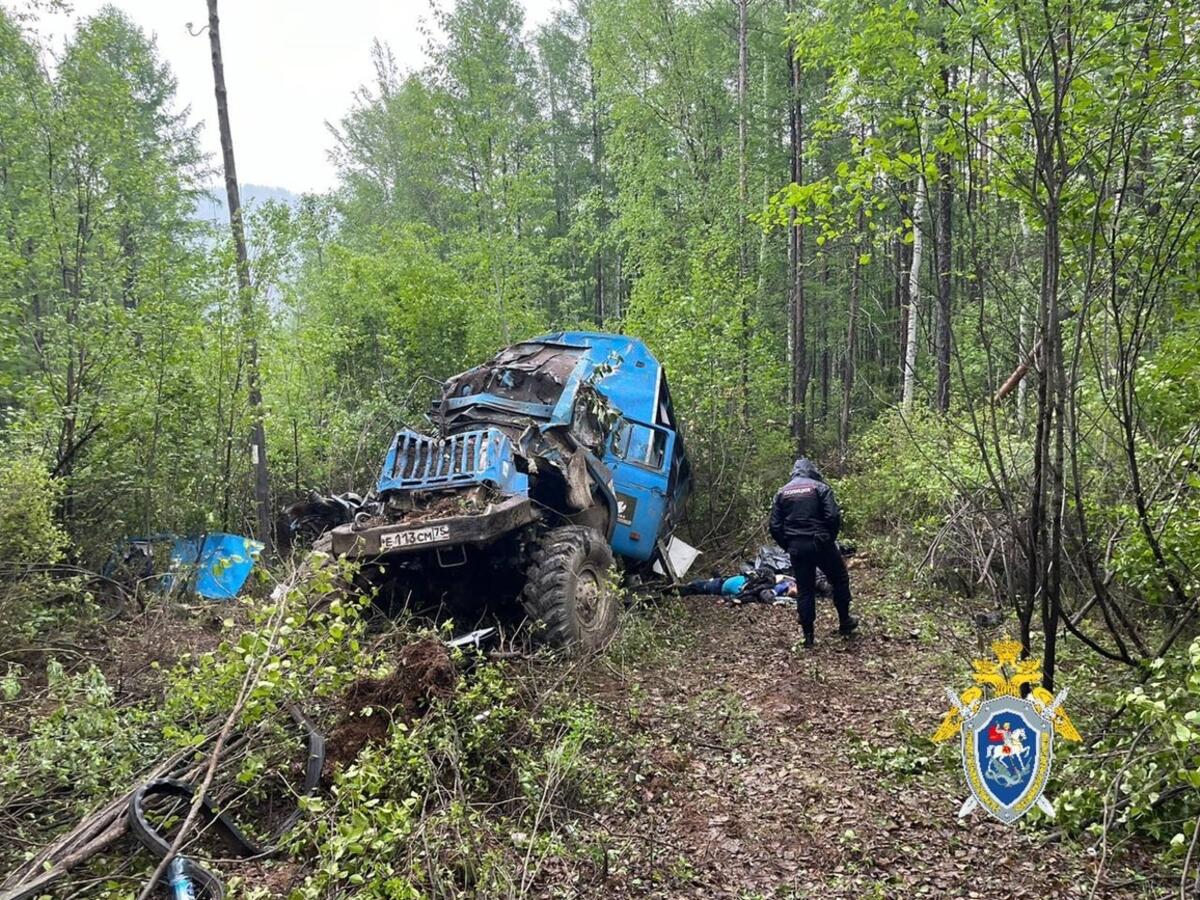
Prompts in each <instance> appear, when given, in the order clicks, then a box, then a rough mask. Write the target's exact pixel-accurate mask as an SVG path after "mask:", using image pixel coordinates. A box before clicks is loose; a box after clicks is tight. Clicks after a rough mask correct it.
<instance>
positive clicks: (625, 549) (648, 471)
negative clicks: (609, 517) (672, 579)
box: [604, 419, 675, 561]
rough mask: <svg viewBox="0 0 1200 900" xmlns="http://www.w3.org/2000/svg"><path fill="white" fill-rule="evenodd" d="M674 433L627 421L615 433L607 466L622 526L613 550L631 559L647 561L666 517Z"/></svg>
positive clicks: (621, 423)
mask: <svg viewBox="0 0 1200 900" xmlns="http://www.w3.org/2000/svg"><path fill="white" fill-rule="evenodd" d="M674 445H675V433H674V432H673V431H669V430H668V429H666V428H660V427H658V426H656V425H646V424H643V423H641V422H631V421H629V420H627V419H622V420H621V421H620V422H619V423H618V425H617V427H616V428H614V429H613V435H612V438H611V439H610V441H609V445H608V450H607V452H606V453H605V457H604V463H605V465H607V466H608V468H609V470H610V471H611V472H612V476H613V490H614V491H615V493H616V495H617V524H616V527H615V528H614V529H613V539H612V545H613V550H614V551H616V552H617V553H619V554H620V555H622V556H625V557H628V558H629V559H636V560H642V561H645V560H648V559H650V557H651V556H652V555H653V554H654V545H655V542H656V541H657V540H658V534H659V531H660V530H661V529H662V524H663V519H664V517H665V516H666V512H667V479H668V474H669V473H668V464H669V461H670V459H671V458H672V456H673V455H674Z"/></svg>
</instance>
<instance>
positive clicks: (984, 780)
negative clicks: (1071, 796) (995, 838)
mask: <svg viewBox="0 0 1200 900" xmlns="http://www.w3.org/2000/svg"><path fill="white" fill-rule="evenodd" d="M992 652H993V653H994V654H995V659H994V660H990V659H977V660H974V661H973V662H972V664H971V665H972V668H973V669H974V672H973V673H972V675H971V678H972V680H973V681H974V682H975V684H974V685H973V686H972V687H969V688H967V689H966V690H965V691H963V692H962V693H956V692H955V691H954V690H952V689H951V688H946V696H947V697H948V698H949V700H950V704H951V705H950V709H949V710H948V711H947V712H946V714H945V715H944V716H943V718H942V724H941V726H940V727H939V728H938V730H937V731H935V732H934V734H933V740H934V741H935V742H939V743H940V742H942V741H948V740H950V739H951V738H953V737H956V736H958V737H960V738H961V741H962V757H963V769H964V771H965V772H966V775H967V784H968V786H969V787H970V788H971V796H970V797H968V798H967V800H966V801H965V802H964V803H963V805H962V808H961V809H960V811H959V815H960V816H965V815H967V814H969V813H970V812H971V811H972V810H973V809H974V808H975V807H976V806H982V807H983V808H984V809H985V810H987V811H988V812H989V813H991V814H992V815H993V816H995V817H996V818H998V819H1000V820H1001V821H1002V822H1005V823H1011V822H1015V821H1016V820H1017V819H1019V818H1020V817H1021V816H1023V815H1024V814H1025V813H1026V812H1028V811H1029V809H1031V808H1032V807H1033V806H1034V805H1037V806H1038V807H1039V808H1040V809H1041V810H1042V811H1043V812H1045V813H1046V814H1047V815H1049V816H1053V815H1054V807H1053V806H1052V805H1051V804H1050V802H1049V801H1048V800H1046V799H1045V798H1044V797H1043V796H1042V790H1043V789H1044V787H1045V785H1046V779H1047V778H1048V777H1049V775H1050V764H1051V760H1052V759H1053V752H1054V738H1055V736H1058V737H1060V738H1062V739H1063V740H1067V741H1078V740H1080V736H1079V732H1078V731H1077V730H1076V729H1075V726H1074V724H1072V722H1071V719H1070V717H1069V716H1068V715H1067V711H1066V709H1064V708H1063V703H1064V702H1065V701H1066V698H1067V690H1066V688H1064V689H1063V690H1062V691H1061V692H1059V694H1058V695H1057V696H1055V695H1053V694H1051V693H1050V691H1048V690H1046V689H1045V688H1044V687H1042V686H1041V684H1040V682H1041V680H1042V672H1041V665H1040V664H1039V663H1038V661H1037V660H1035V659H1021V658H1020V657H1021V644H1020V642H1018V641H1014V640H1012V639H1010V638H1005V639H1003V640H999V641H996V642H995V643H993V644H992Z"/></svg>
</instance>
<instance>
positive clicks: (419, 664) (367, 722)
mask: <svg viewBox="0 0 1200 900" xmlns="http://www.w3.org/2000/svg"><path fill="white" fill-rule="evenodd" d="M457 680H458V672H457V670H456V669H455V668H454V663H453V662H452V661H451V659H450V653H449V651H447V649H446V647H445V645H443V644H442V643H441V641H438V640H435V639H433V638H425V639H422V640H420V641H416V642H415V643H412V644H408V645H407V646H405V647H403V648H402V649H401V650H400V653H399V654H398V658H397V665H396V670H395V671H394V672H392V673H391V674H390V675H388V676H387V677H385V678H360V679H358V680H357V681H355V682H352V683H351V684H350V685H349V686H348V687H347V688H346V690H345V692H344V693H343V694H342V697H341V700H340V703H339V708H340V709H341V716H340V718H339V719H338V722H337V724H336V725H334V726H333V728H332V729H331V730H330V732H329V740H328V748H329V749H328V754H327V756H326V758H325V769H324V772H323V775H324V777H325V779H326V780H328V779H329V778H331V777H332V776H333V773H334V771H336V770H337V768H339V767H340V766H342V765H344V764H345V763H348V762H350V761H352V760H354V759H355V758H356V757H357V756H358V754H359V753H360V752H362V749H363V748H364V747H365V746H367V744H372V743H375V742H377V741H380V740H382V739H383V738H384V737H385V736H386V735H387V733H388V729H390V728H391V726H392V722H394V721H396V720H397V719H399V720H400V721H402V722H408V721H412V720H413V719H418V718H420V717H421V716H423V715H424V714H425V713H426V712H427V711H428V710H429V707H430V705H431V704H432V703H433V701H435V700H439V699H445V698H447V697H449V696H450V695H451V694H452V693H453V692H454V685H455V682H456V681H457Z"/></svg>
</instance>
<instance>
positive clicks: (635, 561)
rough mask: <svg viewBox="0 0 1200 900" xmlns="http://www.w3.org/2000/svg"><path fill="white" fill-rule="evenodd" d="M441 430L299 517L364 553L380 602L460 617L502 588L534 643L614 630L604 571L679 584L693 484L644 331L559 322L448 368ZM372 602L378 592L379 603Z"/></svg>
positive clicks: (298, 524) (338, 544)
mask: <svg viewBox="0 0 1200 900" xmlns="http://www.w3.org/2000/svg"><path fill="white" fill-rule="evenodd" d="M430 420H431V421H432V423H433V425H434V426H435V428H436V433H435V434H421V433H418V432H416V431H412V430H403V431H401V432H399V433H398V434H397V435H396V436H395V438H394V439H393V440H392V442H391V446H390V447H389V448H388V451H387V455H386V458H385V459H384V462H383V468H382V471H381V472H380V475H379V480H378V483H377V484H376V486H375V490H374V491H373V493H372V494H371V495H369V496H368V497H367V498H365V499H360V498H358V497H355V496H353V495H343V496H342V497H339V498H318V497H312V498H310V502H309V503H308V504H300V505H298V506H297V507H294V508H293V509H292V511H291V513H292V522H293V527H294V528H297V529H300V530H306V531H308V533H309V535H310V536H312V535H313V534H314V533H316V532H320V537H319V538H318V539H317V542H316V546H317V547H318V548H320V549H326V550H328V551H329V552H331V553H333V554H335V555H344V556H346V557H348V558H351V559H355V560H358V561H360V562H361V564H362V567H363V570H364V571H366V572H367V573H368V576H369V577H370V578H371V580H372V582H373V585H374V587H376V588H377V590H378V591H379V594H380V597H381V598H382V599H383V600H384V602H385V603H392V602H395V603H401V604H404V605H412V604H411V601H413V600H416V599H419V600H422V601H424V602H425V603H430V602H432V603H435V604H439V605H444V606H445V607H448V608H449V609H450V611H451V612H452V613H454V614H456V615H464V614H465V615H467V616H470V615H471V613H472V612H473V611H474V612H476V613H477V612H478V611H479V610H480V609H481V607H483V606H484V605H487V604H490V603H494V602H496V601H501V602H502V601H503V600H504V598H510V599H511V600H513V601H516V602H518V603H519V604H520V606H521V607H523V609H524V612H525V614H526V616H527V617H528V620H529V621H530V622H532V623H533V625H534V634H535V636H536V637H537V638H538V640H540V641H541V642H543V643H546V644H549V645H552V646H556V647H565V648H582V649H585V650H586V649H594V648H596V647H598V646H600V645H602V644H603V643H604V642H605V641H606V640H607V639H608V638H609V636H610V635H611V634H612V633H613V631H614V629H615V627H616V623H617V614H618V600H617V596H616V592H615V591H614V590H613V579H612V577H611V574H610V573H611V572H612V571H613V569H614V566H615V565H619V566H620V568H622V569H624V570H625V572H626V573H629V574H633V575H637V576H640V577H646V576H649V575H650V574H651V572H653V573H657V574H658V575H661V576H665V577H667V578H670V579H678V578H679V577H681V576H682V575H683V574H684V570H686V568H687V566H688V565H690V563H691V561H692V560H693V559H694V557H695V555H696V554H695V551H694V550H692V549H691V548H690V547H688V546H687V545H686V544H684V543H683V542H682V541H680V540H679V539H677V538H676V537H674V531H675V529H676V527H677V526H678V524H679V523H680V520H681V517H682V515H683V510H684V502H685V500H686V498H687V495H688V490H689V488H690V486H691V480H692V476H691V468H690V466H689V464H688V458H687V454H686V452H685V451H684V446H683V440H682V437H681V435H680V433H679V429H678V424H677V421H676V418H675V411H674V409H673V407H672V404H671V394H670V391H669V389H668V387H667V380H666V377H665V375H664V373H663V369H662V366H661V365H660V364H659V363H658V361H657V360H656V359H655V358H654V356H653V355H651V353H650V352H649V350H648V349H647V348H646V346H645V344H643V343H642V342H641V341H640V340H638V339H636V338H630V337H625V336H621V335H610V334H596V333H588V332H557V333H554V334H548V335H544V336H542V337H539V338H535V339H533V340H528V341H524V342H522V343H519V344H516V345H514V346H511V347H509V348H507V349H505V350H503V351H501V352H500V353H498V354H497V355H496V356H495V357H494V358H493V359H491V360H490V361H489V362H487V363H484V364H483V365H481V366H477V367H475V368H473V369H470V370H469V371H466V372H463V373H462V374H460V375H456V376H454V377H453V378H451V379H449V380H448V381H447V382H446V383H445V385H444V387H443V391H442V394H441V397H440V398H439V399H437V400H435V401H434V402H433V404H432V409H431V412H430ZM377 602H378V601H377Z"/></svg>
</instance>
